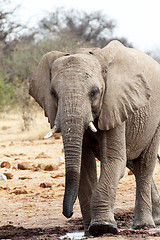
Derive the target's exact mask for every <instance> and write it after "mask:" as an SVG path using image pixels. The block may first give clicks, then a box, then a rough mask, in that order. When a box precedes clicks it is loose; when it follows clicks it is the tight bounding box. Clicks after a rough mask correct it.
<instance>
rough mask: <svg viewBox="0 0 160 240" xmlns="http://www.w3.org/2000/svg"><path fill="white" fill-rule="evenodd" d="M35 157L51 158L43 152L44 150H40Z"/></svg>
mask: <svg viewBox="0 0 160 240" xmlns="http://www.w3.org/2000/svg"><path fill="white" fill-rule="evenodd" d="M37 158H51V157H50V156H48V155H47V154H45V153H44V152H41V153H40V154H38V155H37V156H36V157H35V159H37Z"/></svg>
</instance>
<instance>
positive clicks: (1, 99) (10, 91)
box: [0, 77, 16, 111]
mask: <svg viewBox="0 0 160 240" xmlns="http://www.w3.org/2000/svg"><path fill="white" fill-rule="evenodd" d="M15 102H16V96H15V92H14V87H13V84H11V83H5V81H4V80H3V79H2V78H1V77H0V111H2V110H5V109H6V107H8V106H11V105H13V104H14V103H15Z"/></svg>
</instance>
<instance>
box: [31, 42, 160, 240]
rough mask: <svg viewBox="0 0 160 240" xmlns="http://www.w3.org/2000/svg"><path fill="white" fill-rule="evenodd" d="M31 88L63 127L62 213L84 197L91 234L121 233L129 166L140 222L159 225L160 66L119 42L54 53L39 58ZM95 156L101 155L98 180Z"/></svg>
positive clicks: (136, 222) (82, 202)
mask: <svg viewBox="0 0 160 240" xmlns="http://www.w3.org/2000/svg"><path fill="white" fill-rule="evenodd" d="M30 94H31V95H32V96H33V97H34V98H35V100H36V101H37V102H38V103H39V104H40V106H41V107H43V109H44V112H45V115H46V116H47V117H48V120H49V122H50V124H51V127H53V126H54V124H56V126H57V128H58V129H59V131H61V133H62V138H63V143H64V150H65V169H66V185H65V194H64V201H63V214H64V215H65V216H66V217H67V218H69V217H71V216H72V214H73V205H74V202H75V200H76V198H77V196H78V198H79V201H80V206H81V212H82V216H83V222H84V228H85V232H86V234H87V233H88V232H89V233H90V234H92V235H93V236H98V235H102V234H103V233H106V232H111V233H117V225H116V222H115V219H114V202H115V197H116V190H117V185H118V181H119V179H120V178H121V177H123V174H124V171H125V167H126V164H127V166H128V167H129V168H130V169H132V171H133V172H134V174H135V178H136V203H135V211H134V223H133V228H135V229H139V228H145V227H154V226H155V224H160V196H159V193H158V190H157V188H156V186H155V183H154V180H153V178H152V175H153V170H154V167H155V163H156V156H157V152H158V147H159V130H160V127H159V124H160V97H159V96H160V66H159V64H158V63H157V62H155V61H154V60H153V59H152V58H151V57H149V56H147V55H146V54H144V53H141V52H139V51H137V50H134V49H129V48H126V47H124V46H123V45H122V44H121V43H119V42H118V41H112V42H111V43H109V44H108V45H107V46H106V47H105V48H103V49H80V50H79V51H78V52H77V53H75V54H71V55H70V54H66V53H63V52H56V51H53V52H50V53H47V54H46V55H45V56H43V58H42V60H41V61H40V63H39V65H38V67H37V69H36V72H35V74H34V77H33V79H32V80H31V82H30ZM90 121H93V122H94V125H95V126H96V128H97V130H98V131H97V132H96V133H93V132H92V131H91V130H90V129H89V128H88V124H89V122H90ZM95 157H96V158H98V159H99V160H100V161H101V174H100V179H99V181H98V182H97V172H96V161H95Z"/></svg>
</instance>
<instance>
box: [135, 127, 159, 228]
mask: <svg viewBox="0 0 160 240" xmlns="http://www.w3.org/2000/svg"><path fill="white" fill-rule="evenodd" d="M158 148H159V129H157V131H156V133H155V135H154V137H153V139H152V141H151V143H150V145H149V146H148V148H146V149H145V150H144V151H143V152H142V154H141V155H140V157H138V158H137V159H135V160H133V169H134V174H135V177H136V203H135V211H134V224H133V228H134V229H141V228H146V227H147V228H148V227H155V223H154V220H153V217H154V215H155V213H154V211H155V210H154V207H153V217H152V204H154V203H155V202H156V205H157V201H156V199H155V194H157V193H156V192H155V191H156V189H155V188H153V190H152V191H151V188H152V187H154V186H152V184H153V182H152V181H153V177H152V175H153V171H154V168H155V164H156V156H157V152H158ZM152 197H153V200H152ZM156 208H157V207H156Z"/></svg>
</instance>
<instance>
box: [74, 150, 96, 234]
mask: <svg viewBox="0 0 160 240" xmlns="http://www.w3.org/2000/svg"><path fill="white" fill-rule="evenodd" d="M96 183H97V170H96V160H95V156H94V154H93V152H92V150H91V149H89V148H86V147H83V153H82V165H81V178H80V187H79V192H78V198H79V202H80V207H81V212H82V216H83V225H84V231H85V235H89V232H88V227H89V224H90V221H91V213H90V202H91V195H92V191H93V189H94V188H95V184H96Z"/></svg>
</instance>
